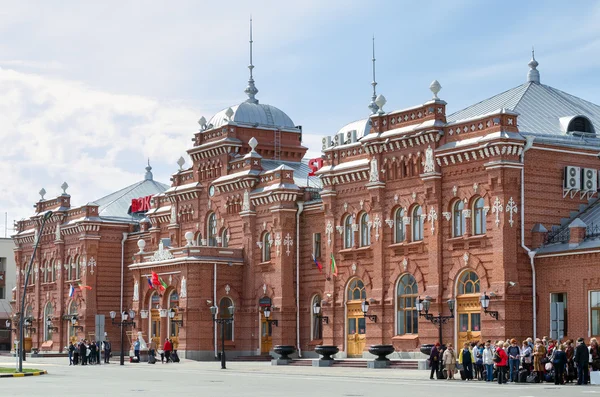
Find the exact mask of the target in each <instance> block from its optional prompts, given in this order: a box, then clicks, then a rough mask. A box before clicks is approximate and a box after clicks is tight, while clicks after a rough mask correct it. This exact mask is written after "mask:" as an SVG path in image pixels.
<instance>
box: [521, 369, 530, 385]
mask: <svg viewBox="0 0 600 397" xmlns="http://www.w3.org/2000/svg"><path fill="white" fill-rule="evenodd" d="M528 376H529V371H527V370H526V369H522V370H520V371H519V383H527V377H528Z"/></svg>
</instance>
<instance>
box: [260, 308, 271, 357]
mask: <svg viewBox="0 0 600 397" xmlns="http://www.w3.org/2000/svg"><path fill="white" fill-rule="evenodd" d="M272 333H273V324H272V323H271V322H269V321H267V319H266V318H265V315H264V313H263V312H262V311H261V312H260V353H261V354H269V352H270V351H271V349H272V348H273V338H272Z"/></svg>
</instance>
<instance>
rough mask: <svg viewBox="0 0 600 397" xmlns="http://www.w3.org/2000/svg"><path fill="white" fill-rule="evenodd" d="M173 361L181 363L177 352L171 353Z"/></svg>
mask: <svg viewBox="0 0 600 397" xmlns="http://www.w3.org/2000/svg"><path fill="white" fill-rule="evenodd" d="M171 361H173V362H174V363H178V362H179V356H178V355H177V352H176V351H172V352H171Z"/></svg>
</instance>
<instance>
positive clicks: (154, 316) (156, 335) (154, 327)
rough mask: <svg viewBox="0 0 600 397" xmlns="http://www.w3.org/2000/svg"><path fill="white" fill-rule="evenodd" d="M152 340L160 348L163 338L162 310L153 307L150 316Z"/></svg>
mask: <svg viewBox="0 0 600 397" xmlns="http://www.w3.org/2000/svg"><path fill="white" fill-rule="evenodd" d="M150 340H151V341H152V342H154V343H155V344H156V347H157V348H158V349H160V348H161V347H162V344H161V342H162V340H161V339H160V312H159V311H158V309H152V312H151V317H150Z"/></svg>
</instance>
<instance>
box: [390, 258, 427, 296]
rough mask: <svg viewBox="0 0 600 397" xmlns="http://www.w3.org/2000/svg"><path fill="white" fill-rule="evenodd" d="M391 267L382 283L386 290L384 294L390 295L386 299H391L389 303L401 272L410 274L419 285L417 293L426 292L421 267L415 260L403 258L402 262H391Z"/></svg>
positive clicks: (394, 293) (394, 292)
mask: <svg viewBox="0 0 600 397" xmlns="http://www.w3.org/2000/svg"><path fill="white" fill-rule="evenodd" d="M405 261H406V264H405ZM392 269H393V271H392V273H391V274H390V276H389V277H387V278H386V281H385V284H384V285H383V288H384V290H386V291H387V292H386V294H385V296H386V297H390V298H388V299H392V301H391V302H390V303H393V302H394V301H393V299H395V298H394V297H395V296H396V284H397V282H398V280H399V279H400V276H402V275H403V274H410V275H412V276H413V277H414V278H415V280H416V282H417V285H418V287H419V293H425V292H427V291H426V290H425V277H423V273H422V272H421V268H420V267H419V265H418V264H417V262H416V261H414V260H408V259H407V258H404V259H403V260H402V262H398V263H395V264H393V265H392Z"/></svg>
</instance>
